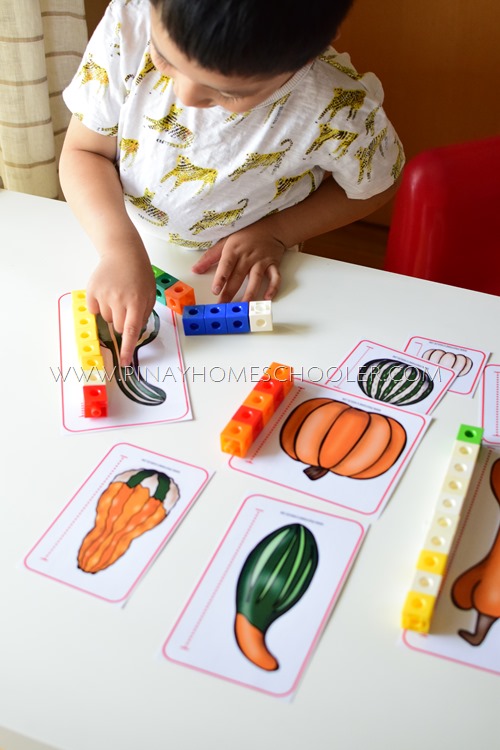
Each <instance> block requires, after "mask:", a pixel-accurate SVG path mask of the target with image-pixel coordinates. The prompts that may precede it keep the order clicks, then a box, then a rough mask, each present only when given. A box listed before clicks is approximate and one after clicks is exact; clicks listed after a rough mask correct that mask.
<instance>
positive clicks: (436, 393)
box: [327, 339, 456, 414]
mask: <svg viewBox="0 0 500 750" xmlns="http://www.w3.org/2000/svg"><path fill="white" fill-rule="evenodd" d="M455 378H456V374H455V372H454V371H453V370H452V369H450V368H448V367H443V366H442V365H440V364H433V363H431V362H428V361H427V360H425V359H420V358H419V357H414V356H412V355H410V354H406V353H405V352H400V351H398V350H397V349H392V348H391V347H389V346H385V345H383V344H377V343H376V342H375V341H369V340H367V339H365V340H363V341H360V342H359V344H357V345H356V346H355V347H354V349H353V350H352V352H350V354H348V356H347V357H346V358H345V359H344V361H343V362H342V363H341V364H340V365H339V367H338V368H337V369H336V370H335V371H334V372H333V373H332V375H331V376H330V378H329V379H328V381H327V384H328V385H331V386H334V387H335V388H339V389H340V390H342V391H344V392H346V393H352V394H353V395H354V396H368V397H369V398H373V399H374V400H376V401H381V402H383V403H390V404H392V405H393V406H398V407H399V408H400V409H409V410H410V411H413V412H418V413H420V414H430V413H431V412H432V411H433V410H434V408H435V407H436V406H437V404H438V403H439V402H440V401H441V399H442V398H443V396H444V394H445V393H446V391H447V390H448V389H449V388H450V387H451V385H452V383H453V381H454V380H455Z"/></svg>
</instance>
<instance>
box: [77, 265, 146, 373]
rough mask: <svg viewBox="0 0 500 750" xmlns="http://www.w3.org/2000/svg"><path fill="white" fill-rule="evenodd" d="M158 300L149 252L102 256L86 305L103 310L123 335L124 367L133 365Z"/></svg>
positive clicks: (88, 292) (122, 359)
mask: <svg viewBox="0 0 500 750" xmlns="http://www.w3.org/2000/svg"><path fill="white" fill-rule="evenodd" d="M155 301H156V284H155V279H154V274H153V270H152V268H151V264H150V263H149V260H148V258H147V255H146V256H145V257H144V256H143V255H142V254H140V255H139V256H135V255H134V256H132V257H130V256H127V257H125V258H124V257H121V256H120V255H118V254H109V255H104V256H103V257H102V258H101V260H100V262H99V264H98V266H97V268H96V269H95V271H94V273H93V274H92V276H91V277H90V280H89V283H88V285H87V305H88V309H89V312H91V313H93V314H94V315H97V313H100V314H101V315H102V317H103V318H104V320H106V321H107V322H108V323H112V324H113V328H114V329H115V331H117V332H118V333H120V334H121V335H122V345H121V350H120V363H121V366H122V367H126V366H127V365H130V363H131V361H132V356H133V353H134V349H135V346H136V344H137V341H138V339H139V336H140V333H141V330H142V329H143V327H144V326H145V324H146V322H147V320H148V318H149V316H150V314H151V311H152V309H153V307H154V304H155Z"/></svg>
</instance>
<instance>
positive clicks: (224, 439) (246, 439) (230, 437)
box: [220, 419, 253, 458]
mask: <svg viewBox="0 0 500 750" xmlns="http://www.w3.org/2000/svg"><path fill="white" fill-rule="evenodd" d="M252 443H253V430H252V428H251V426H250V425H249V424H244V423H243V422H236V421H235V420H234V419H231V421H230V422H228V424H227V425H226V426H225V427H224V429H223V430H222V432H221V436H220V446H221V449H222V450H223V451H224V453H230V454H231V455H232V456H237V457H238V458H243V457H244V456H246V454H247V451H248V449H249V448H250V446H251V445H252Z"/></svg>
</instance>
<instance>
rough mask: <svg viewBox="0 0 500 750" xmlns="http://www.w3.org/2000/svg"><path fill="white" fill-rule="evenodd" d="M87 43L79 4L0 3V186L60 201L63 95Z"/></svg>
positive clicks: (74, 0)
mask: <svg viewBox="0 0 500 750" xmlns="http://www.w3.org/2000/svg"><path fill="white" fill-rule="evenodd" d="M86 42H87V26H86V23H85V7H84V0H0V180H1V185H0V186H3V187H4V188H7V189H8V190H17V191H18V192H21V193H31V194H33V195H42V196H46V197H48V198H60V197H61V190H60V187H59V180H58V176H57V165H58V162H59V155H60V153H61V147H62V143H63V140H64V134H65V132H66V128H67V126H68V122H69V118H70V114H69V112H68V110H67V109H66V107H65V104H64V102H63V100H62V96H61V93H62V91H63V89H64V88H65V86H66V85H67V83H69V81H70V80H71V78H72V77H73V75H74V73H75V72H76V69H77V67H78V63H79V61H80V58H81V56H82V54H83V51H84V49H85V45H86Z"/></svg>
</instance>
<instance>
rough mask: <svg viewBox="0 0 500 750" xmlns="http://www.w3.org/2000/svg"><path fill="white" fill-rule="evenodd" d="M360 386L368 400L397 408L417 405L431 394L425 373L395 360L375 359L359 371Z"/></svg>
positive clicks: (431, 388) (429, 379)
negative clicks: (394, 405) (371, 399)
mask: <svg viewBox="0 0 500 750" xmlns="http://www.w3.org/2000/svg"><path fill="white" fill-rule="evenodd" d="M358 385H359V387H360V388H361V390H362V391H363V393H364V394H365V395H366V396H368V397H369V398H375V399H377V400H378V401H385V403H388V404H396V405H397V406H408V404H416V403H418V402H419V401H422V400H423V399H424V398H426V397H427V396H428V395H429V393H431V392H432V390H433V388H434V384H433V382H432V380H431V378H430V377H429V374H428V373H427V372H425V370H421V369H420V368H419V367H415V366H414V365H408V364H405V363H404V362H399V361H398V360H396V359H372V360H371V361H370V362H367V363H366V364H364V365H363V366H362V367H360V368H359V374H358Z"/></svg>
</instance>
